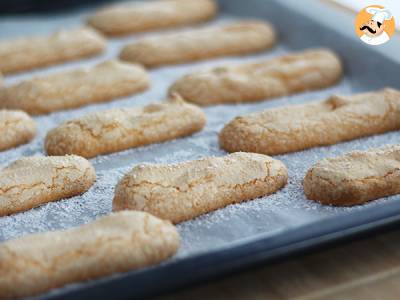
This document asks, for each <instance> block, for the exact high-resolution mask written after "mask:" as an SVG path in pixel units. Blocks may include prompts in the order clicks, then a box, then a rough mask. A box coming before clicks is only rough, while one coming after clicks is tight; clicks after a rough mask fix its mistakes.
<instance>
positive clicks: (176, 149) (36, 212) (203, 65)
mask: <svg viewBox="0 0 400 300" xmlns="http://www.w3.org/2000/svg"><path fill="white" fill-rule="evenodd" d="M84 18H85V13H76V12H75V13H74V12H72V13H69V14H66V15H64V14H58V15H55V16H45V17H43V16H40V17H29V16H28V17H27V16H24V17H18V18H17V17H12V18H4V17H2V18H1V19H0V38H11V37H15V36H21V35H30V34H47V33H50V32H52V31H53V30H56V29H58V28H61V27H64V28H70V27H75V26H79V25H80V24H81V23H83V22H84ZM233 20H235V18H233V17H232V16H228V15H220V16H219V18H218V20H217V21H214V22H211V23H221V22H222V23H224V22H229V21H233ZM149 34H152V33H146V34H142V35H149ZM137 36H141V35H136V36H135V37H137ZM135 37H127V38H119V39H112V40H109V43H108V49H107V52H106V53H105V54H104V55H102V56H99V57H96V58H92V59H88V60H85V61H78V62H73V63H68V64H64V65H60V66H55V67H51V68H47V69H41V70H37V71H32V72H28V73H22V74H18V75H14V76H8V77H6V78H5V84H11V83H14V82H18V81H19V80H22V79H26V78H30V77H31V76H33V75H41V74H46V73H54V72H57V71H62V70H69V69H73V68H75V67H78V66H90V65H93V64H95V63H97V62H100V61H103V60H105V59H109V58H115V57H116V56H117V55H118V53H119V50H120V48H121V46H122V45H123V44H125V43H126V42H128V41H133V40H134V39H135ZM288 52H290V49H288V48H286V47H285V45H282V44H280V43H278V45H277V46H276V47H275V48H274V49H273V50H271V51H267V52H265V53H262V54H257V55H250V56H244V57H231V58H223V59H215V60H209V61H205V62H199V63H193V64H187V65H179V66H167V67H163V68H159V69H155V70H151V71H150V75H151V89H149V90H148V91H146V92H144V93H142V94H139V95H133V96H130V97H126V98H123V99H119V100H116V101H113V102H110V103H103V104H95V105H90V106H87V107H84V108H80V109H74V110H69V111H62V112H57V113H53V114H50V115H45V116H39V117H35V121H36V122H37V124H38V128H39V134H38V136H37V137H36V138H35V140H34V141H32V142H31V143H29V144H27V145H23V146H20V147H18V148H16V149H11V150H8V151H4V152H0V165H1V166H5V165H7V164H8V163H10V162H11V161H13V160H15V159H18V158H19V157H21V156H28V155H44V154H45V153H44V150H43V139H44V137H45V135H46V133H47V132H48V131H49V130H50V129H51V128H53V127H55V126H57V125H58V124H60V123H61V122H63V121H66V120H69V119H72V118H76V117H79V116H81V115H84V114H86V113H88V112H93V111H98V110H103V109H108V108H111V107H128V106H142V105H146V104H148V103H151V102H156V101H162V100H163V99H165V97H166V91H167V88H168V87H169V85H170V84H171V83H172V82H173V81H174V80H176V79H177V78H179V77H180V76H182V75H183V74H186V73H188V72H193V71H196V70H199V69H207V68H210V67H213V66H218V65H225V64H238V63H244V62H253V61H257V60H262V59H266V58H271V57H274V56H277V55H281V54H285V53H288ZM351 82H352V81H350V80H349V79H348V78H346V77H345V78H344V79H343V80H342V81H341V82H340V84H338V85H336V86H334V87H331V88H328V89H325V90H321V91H313V92H307V93H302V94H298V95H294V96H289V97H282V98H279V99H274V100H269V101H264V102H259V103H253V104H240V105H218V106H212V107H207V108H204V111H205V113H206V115H207V125H206V127H205V128H204V130H203V131H201V132H199V133H197V134H194V135H193V136H189V137H186V138H182V139H178V140H174V141H169V142H165V143H162V144H154V145H150V146H145V147H140V148H136V149H130V150H127V151H123V152H119V153H114V154H111V155H105V156H100V157H97V158H94V159H91V162H92V164H93V165H94V166H95V168H96V172H97V181H96V183H95V185H94V186H93V187H92V188H91V189H90V190H89V191H88V192H87V193H85V194H83V195H81V196H77V197H73V198H70V199H66V200H61V201H57V202H53V203H48V204H45V205H42V206H41V207H38V208H35V209H33V210H29V211H27V212H24V213H19V214H15V215H12V216H7V217H1V218H0V241H4V240H8V239H12V238H17V237H20V236H23V235H25V234H29V233H35V232H43V231H47V230H55V229H62V228H70V227H73V226H78V225H80V224H83V223H86V222H89V221H91V220H93V219H96V218H98V217H100V216H102V215H105V214H107V213H109V212H110V211H111V204H112V199H113V196H114V187H115V185H116V184H117V182H118V181H119V179H120V178H121V177H122V176H123V174H125V173H126V172H127V171H129V170H130V169H131V168H132V167H134V166H135V165H137V164H141V163H177V162H182V161H186V160H193V159H198V158H201V157H205V156H211V155H215V156H221V155H225V154H226V153H225V152H224V151H223V150H221V149H220V148H219V146H218V132H219V131H220V129H221V128H222V127H223V125H224V124H225V123H227V122H228V121H230V120H231V119H232V118H234V117H235V116H237V115H240V114H247V113H250V112H256V111H260V110H262V109H265V108H271V107H278V106H284V105H289V104H300V103H306V102H310V101H317V100H323V99H325V98H327V97H328V96H330V95H332V94H334V93H338V94H350V93H352V92H353V91H355V90H356V88H355V87H353V86H352V83H351ZM359 89H360V88H359V87H357V91H359ZM327 134H329V133H328V132H327ZM399 141H400V133H399V132H391V133H387V134H382V135H378V136H373V137H369V138H363V139H359V140H355V141H351V142H346V143H341V144H338V145H334V146H330V147H321V148H313V149H310V150H307V151H302V152H297V153H293V154H287V155H280V156H276V158H278V159H280V160H282V161H283V162H284V163H285V164H286V166H287V167H288V169H289V182H288V184H287V186H286V187H285V188H284V189H282V190H280V191H278V192H277V193H275V194H273V195H270V196H268V197H263V198H259V199H256V200H253V201H248V202H245V203H241V204H235V205H230V206H228V207H226V208H224V209H220V210H218V211H215V212H212V213H209V214H206V215H203V216H200V217H198V218H196V219H195V220H192V221H188V222H185V223H182V224H179V225H178V230H179V232H180V234H181V237H182V245H181V247H180V249H179V252H178V254H177V255H176V256H175V257H174V258H173V260H179V259H180V258H183V257H188V256H191V255H194V254H198V253H204V252H207V251H211V250H216V249H219V248H221V247H224V248H225V247H230V246H232V245H233V244H236V243H238V242H243V241H244V240H246V239H256V238H257V237H260V236H261V235H262V236H263V237H265V236H270V235H274V234H280V233H282V232H284V231H285V230H287V229H289V228H294V227H297V226H300V225H305V224H309V223H311V222H314V221H318V220H322V219H324V218H327V217H330V216H334V215H338V214H346V213H348V212H350V211H353V210H362V209H364V208H366V207H371V206H375V205H381V204H382V203H384V202H388V201H396V199H397V200H399V199H400V196H393V197H389V198H385V199H380V200H378V201H374V202H371V203H369V204H366V205H363V206H357V207H352V208H337V207H336V208H335V207H330V206H322V205H320V204H318V203H315V202H312V201H308V200H306V198H305V196H304V193H303V189H302V179H303V177H304V174H305V173H306V171H307V169H308V168H309V167H310V166H311V165H313V164H314V163H315V162H317V161H318V160H320V159H323V158H325V157H331V156H337V155H340V154H343V153H346V152H348V151H352V150H366V149H368V148H370V147H380V146H383V145H385V144H396V143H399Z"/></svg>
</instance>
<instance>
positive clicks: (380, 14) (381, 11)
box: [365, 7, 392, 24]
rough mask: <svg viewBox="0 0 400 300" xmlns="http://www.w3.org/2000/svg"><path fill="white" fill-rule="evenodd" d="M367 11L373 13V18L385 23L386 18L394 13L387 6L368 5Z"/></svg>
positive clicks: (388, 18) (389, 17)
mask: <svg viewBox="0 0 400 300" xmlns="http://www.w3.org/2000/svg"><path fill="white" fill-rule="evenodd" d="M365 10H366V11H367V13H369V14H371V15H373V16H372V20H373V21H375V22H379V23H381V24H383V22H384V21H385V20H390V19H391V18H392V13H391V12H390V11H389V10H387V9H385V8H376V7H367V8H366V9H365Z"/></svg>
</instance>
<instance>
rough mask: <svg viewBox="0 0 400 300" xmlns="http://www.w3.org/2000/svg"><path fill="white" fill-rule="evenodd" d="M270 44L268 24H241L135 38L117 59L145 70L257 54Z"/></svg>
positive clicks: (273, 40)
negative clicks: (135, 64)
mask: <svg viewBox="0 0 400 300" xmlns="http://www.w3.org/2000/svg"><path fill="white" fill-rule="evenodd" d="M274 43H275V31H274V29H273V28H272V26H271V25H270V24H269V23H267V22H261V21H241V22H236V23H232V24H228V25H219V26H212V27H206V28H200V29H191V30H185V31H181V32H175V33H165V34H162V35H154V36H150V37H144V38H139V39H138V40H137V41H136V42H134V43H133V44H129V45H126V46H125V47H124V48H123V49H122V51H121V53H120V56H119V57H120V58H121V59H123V60H127V61H131V62H138V63H141V64H143V65H145V66H146V67H157V66H161V65H168V64H180V63H186V62H191V61H196V60H202V59H207V58H213V57H219V56H228V55H243V54H248V53H253V52H259V51H262V50H265V49H268V48H270V47H272V46H273V45H274Z"/></svg>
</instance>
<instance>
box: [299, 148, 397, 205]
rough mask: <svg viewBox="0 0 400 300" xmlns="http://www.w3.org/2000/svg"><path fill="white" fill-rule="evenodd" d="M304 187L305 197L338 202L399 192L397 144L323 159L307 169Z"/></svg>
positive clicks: (365, 199) (348, 201)
mask: <svg viewBox="0 0 400 300" xmlns="http://www.w3.org/2000/svg"><path fill="white" fill-rule="evenodd" d="M303 187H304V192H305V194H306V196H307V198H308V199H311V200H316V201H319V202H321V203H323V204H331V205H339V206H351V205H357V204H362V203H365V202H367V201H371V200H375V199H378V198H382V197H386V196H391V195H395V194H400V146H399V145H397V146H389V147H384V148H381V149H371V150H369V151H354V152H350V153H348V154H345V155H343V156H339V157H335V158H327V159H324V160H322V161H320V162H318V163H317V164H316V165H314V166H313V167H312V168H310V169H309V170H308V172H307V174H306V176H305V178H304V181H303Z"/></svg>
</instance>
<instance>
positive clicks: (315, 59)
mask: <svg viewBox="0 0 400 300" xmlns="http://www.w3.org/2000/svg"><path fill="white" fill-rule="evenodd" d="M341 76H342V65H341V62H340V59H339V58H338V57H337V56H336V54H335V53H333V52H332V51H330V50H327V49H313V50H307V51H303V52H298V53H293V54H289V55H284V56H281V57H277V58H272V59H269V60H267V61H262V62H257V63H250V64H242V65H237V66H225V67H222V66H221V67H217V68H214V69H212V70H208V71H200V72H195V73H192V74H188V75H185V76H183V77H182V78H180V79H178V80H177V81H176V82H175V83H174V84H173V85H172V86H171V87H170V90H169V92H170V93H178V94H180V95H181V96H182V97H183V98H185V99H186V100H187V101H189V102H193V103H196V104H199V105H213V104H219V103H240V102H253V101H259V100H263V99H269V98H274V97H280V96H284V95H289V94H293V93H298V92H302V91H307V90H314V89H321V88H324V87H328V86H330V85H333V84H335V83H336V82H338V80H339V79H340V78H341Z"/></svg>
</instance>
